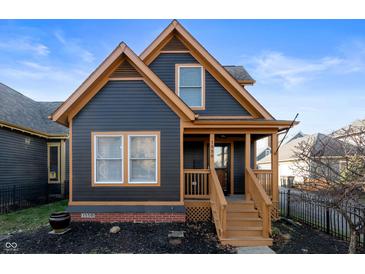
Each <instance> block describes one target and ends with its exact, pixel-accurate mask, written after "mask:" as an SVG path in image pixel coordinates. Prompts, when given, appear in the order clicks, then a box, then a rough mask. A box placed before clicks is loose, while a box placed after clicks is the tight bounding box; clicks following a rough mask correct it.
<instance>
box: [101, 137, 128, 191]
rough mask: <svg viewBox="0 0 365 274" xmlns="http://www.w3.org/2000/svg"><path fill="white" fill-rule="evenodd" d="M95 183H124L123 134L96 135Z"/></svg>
mask: <svg viewBox="0 0 365 274" xmlns="http://www.w3.org/2000/svg"><path fill="white" fill-rule="evenodd" d="M94 138H95V139H94V144H95V148H94V152H95V163H94V164H95V170H94V176H95V183H96V184H122V183H123V136H117V135H95V136H94Z"/></svg>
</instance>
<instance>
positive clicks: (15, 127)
mask: <svg viewBox="0 0 365 274" xmlns="http://www.w3.org/2000/svg"><path fill="white" fill-rule="evenodd" d="M0 127H6V128H8V129H11V130H17V131H20V132H24V133H27V134H30V135H34V136H38V137H41V138H45V139H67V138H68V135H67V134H61V135H57V134H48V133H45V132H40V131H36V130H33V129H30V128H26V127H21V126H18V125H13V124H11V123H7V122H4V121H0Z"/></svg>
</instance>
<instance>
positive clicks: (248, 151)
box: [244, 133, 251, 200]
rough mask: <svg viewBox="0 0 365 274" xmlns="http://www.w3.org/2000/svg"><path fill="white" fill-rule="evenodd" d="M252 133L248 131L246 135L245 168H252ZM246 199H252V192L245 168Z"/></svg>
mask: <svg viewBox="0 0 365 274" xmlns="http://www.w3.org/2000/svg"><path fill="white" fill-rule="evenodd" d="M250 155H251V134H249V133H246V135H245V169H246V168H247V167H248V168H251V157H250ZM244 174H245V199H246V200H250V199H251V196H250V193H249V191H248V184H247V180H248V178H246V174H247V172H246V170H245V173H244Z"/></svg>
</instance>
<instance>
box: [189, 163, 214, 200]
mask: <svg viewBox="0 0 365 274" xmlns="http://www.w3.org/2000/svg"><path fill="white" fill-rule="evenodd" d="M209 172H210V171H209V169H185V170H184V183H185V198H197V199H208V198H209V182H208V177H209Z"/></svg>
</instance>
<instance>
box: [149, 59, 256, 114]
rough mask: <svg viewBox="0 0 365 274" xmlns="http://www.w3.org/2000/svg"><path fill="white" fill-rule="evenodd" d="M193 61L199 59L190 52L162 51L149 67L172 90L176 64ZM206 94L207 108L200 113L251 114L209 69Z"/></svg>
mask: <svg viewBox="0 0 365 274" xmlns="http://www.w3.org/2000/svg"><path fill="white" fill-rule="evenodd" d="M191 63H198V61H197V60H196V59H195V58H194V57H193V56H192V55H191V54H189V53H162V54H160V55H159V56H158V57H157V58H156V59H155V60H154V61H153V62H152V63H151V64H150V66H149V67H150V69H151V70H152V71H153V72H154V73H156V74H157V76H158V77H160V79H161V80H162V81H163V82H165V84H166V85H167V86H168V87H169V88H170V89H171V90H172V91H175V65H176V64H191ZM205 94H206V95H205V110H195V112H196V113H198V114H201V115H206V116H247V115H250V114H249V112H248V111H247V110H245V109H244V108H243V107H242V106H241V105H240V104H239V103H238V102H237V101H236V100H235V99H234V98H233V97H232V96H231V95H230V94H229V93H228V91H226V90H225V89H224V87H223V86H222V85H221V84H219V83H218V81H217V80H216V79H215V78H214V77H213V76H212V75H211V74H210V73H209V72H208V71H206V72H205Z"/></svg>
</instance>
